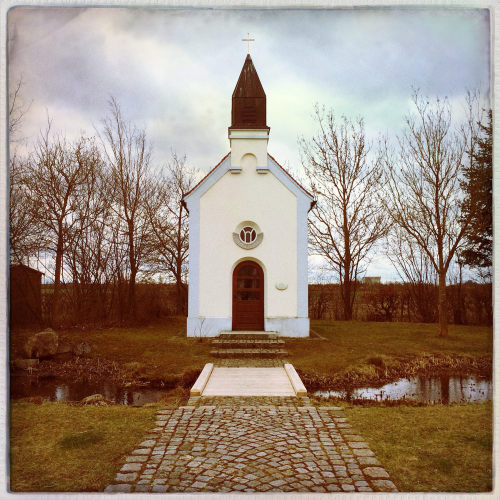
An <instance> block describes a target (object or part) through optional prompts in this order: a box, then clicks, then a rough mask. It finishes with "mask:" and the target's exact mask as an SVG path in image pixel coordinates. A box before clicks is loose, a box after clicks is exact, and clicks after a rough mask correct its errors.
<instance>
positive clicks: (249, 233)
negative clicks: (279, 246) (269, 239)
mask: <svg viewBox="0 0 500 500" xmlns="http://www.w3.org/2000/svg"><path fill="white" fill-rule="evenodd" d="M263 237H264V234H263V233H262V231H261V230H260V228H259V226H258V225H257V224H255V222H252V221H243V222H241V223H240V224H238V226H236V229H235V231H234V233H233V241H234V242H235V243H236V244H237V245H238V246H239V247H240V248H244V249H245V250H250V249H252V248H255V247H256V246H258V245H260V243H261V242H262V238H263Z"/></svg>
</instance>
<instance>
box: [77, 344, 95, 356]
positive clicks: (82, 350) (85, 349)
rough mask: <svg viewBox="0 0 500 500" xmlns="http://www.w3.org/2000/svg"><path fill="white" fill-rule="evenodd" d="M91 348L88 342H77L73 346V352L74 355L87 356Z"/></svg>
mask: <svg viewBox="0 0 500 500" xmlns="http://www.w3.org/2000/svg"><path fill="white" fill-rule="evenodd" d="M91 350H92V347H91V345H90V344H89V343H88V342H79V343H78V344H75V345H74V346H73V354H74V355H75V356H87V355H88V354H90V351H91Z"/></svg>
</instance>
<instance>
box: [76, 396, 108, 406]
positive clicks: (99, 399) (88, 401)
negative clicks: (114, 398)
mask: <svg viewBox="0 0 500 500" xmlns="http://www.w3.org/2000/svg"><path fill="white" fill-rule="evenodd" d="M80 403H81V404H83V405H96V406H104V405H107V404H108V402H107V401H106V398H105V397H104V396H103V395H102V394H92V396H87V397H86V398H83V399H82V400H81V401H80Z"/></svg>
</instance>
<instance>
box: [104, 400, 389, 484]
mask: <svg viewBox="0 0 500 500" xmlns="http://www.w3.org/2000/svg"><path fill="white" fill-rule="evenodd" d="M105 491H106V492H110V491H117V492H118V491H119V492H133V491H136V492H158V493H162V492H205V491H206V492H229V491H233V492H238V491H241V492H266V491H267V492H290V491H295V492H343V491H344V492H349V491H378V492H382V491H383V492H389V491H397V489H396V486H395V485H394V483H393V482H392V481H391V480H390V478H389V474H388V473H387V472H386V470H385V469H384V468H383V467H382V465H381V464H380V462H379V461H378V460H377V458H376V457H375V455H374V453H373V451H371V450H370V449H369V447H368V445H367V444H366V443H365V442H364V441H363V438H362V437H361V436H358V435H357V434H356V433H355V432H354V431H353V430H352V428H351V426H350V424H349V423H348V422H347V419H346V418H345V414H344V412H343V410H342V409H341V408H339V407H334V406H324V407H318V408H316V407H313V406H311V404H310V402H309V399H308V398H294V397H250V398H244V397H241V398H228V397H196V398H195V397H192V398H190V400H189V401H188V403H187V405H186V406H181V407H179V408H176V409H161V410H158V412H157V419H156V427H155V429H153V431H152V432H151V433H150V434H148V435H147V436H146V437H145V440H144V441H143V442H141V443H140V444H139V445H138V446H137V448H136V449H135V450H133V451H132V452H131V453H130V455H129V456H128V457H127V458H126V461H125V463H124V465H123V466H122V468H121V471H120V472H119V473H118V474H117V475H116V477H115V480H114V484H111V485H109V486H108V487H107V488H106V489H105Z"/></svg>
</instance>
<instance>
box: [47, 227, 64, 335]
mask: <svg viewBox="0 0 500 500" xmlns="http://www.w3.org/2000/svg"><path fill="white" fill-rule="evenodd" d="M59 228H60V230H59V235H58V237H57V248H56V268H55V271H54V293H53V294H52V307H51V311H50V321H51V324H52V326H54V324H55V321H56V319H57V315H58V314H59V288H60V283H61V268H62V257H63V237H62V224H60V225H59Z"/></svg>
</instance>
